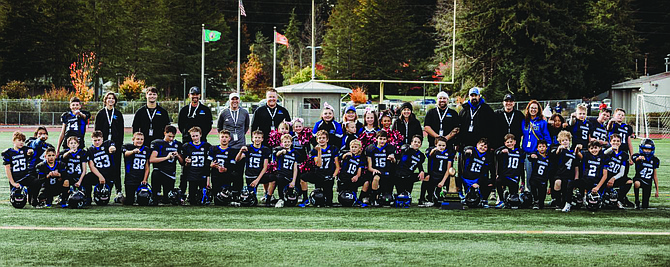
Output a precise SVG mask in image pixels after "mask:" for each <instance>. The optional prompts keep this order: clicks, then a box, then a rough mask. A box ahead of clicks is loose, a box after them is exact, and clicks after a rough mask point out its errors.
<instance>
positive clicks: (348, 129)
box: [340, 121, 358, 153]
mask: <svg viewBox="0 0 670 267" xmlns="http://www.w3.org/2000/svg"><path fill="white" fill-rule="evenodd" d="M344 130H345V134H344V137H342V146H341V149H340V152H342V153H346V152H349V150H350V149H351V148H350V145H351V141H353V140H356V139H358V136H356V122H353V121H348V122H345V123H344Z"/></svg>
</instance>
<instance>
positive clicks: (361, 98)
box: [349, 87, 368, 104]
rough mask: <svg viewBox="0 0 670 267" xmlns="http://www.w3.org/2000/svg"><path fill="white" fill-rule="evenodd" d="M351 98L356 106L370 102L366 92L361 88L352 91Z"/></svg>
mask: <svg viewBox="0 0 670 267" xmlns="http://www.w3.org/2000/svg"><path fill="white" fill-rule="evenodd" d="M349 96H350V97H351V101H354V103H356V104H365V102H367V101H368V95H367V94H366V93H365V90H363V88H361V87H356V88H354V89H353V90H351V93H349Z"/></svg>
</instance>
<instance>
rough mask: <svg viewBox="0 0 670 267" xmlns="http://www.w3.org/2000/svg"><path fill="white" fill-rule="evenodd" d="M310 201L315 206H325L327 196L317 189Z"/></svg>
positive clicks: (311, 195) (310, 195)
mask: <svg viewBox="0 0 670 267" xmlns="http://www.w3.org/2000/svg"><path fill="white" fill-rule="evenodd" d="M309 201H310V203H312V205H314V206H325V205H326V195H325V194H324V193H323V189H321V188H315V189H314V190H312V193H310V194H309Z"/></svg>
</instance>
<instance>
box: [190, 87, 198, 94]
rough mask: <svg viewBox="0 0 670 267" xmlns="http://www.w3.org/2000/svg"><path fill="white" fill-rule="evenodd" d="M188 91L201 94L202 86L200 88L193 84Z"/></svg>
mask: <svg viewBox="0 0 670 267" xmlns="http://www.w3.org/2000/svg"><path fill="white" fill-rule="evenodd" d="M188 93H189V94H192V95H199V94H200V88H198V87H197V86H193V87H191V89H189V90H188Z"/></svg>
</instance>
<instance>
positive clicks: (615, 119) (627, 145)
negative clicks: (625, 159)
mask: <svg viewBox="0 0 670 267" xmlns="http://www.w3.org/2000/svg"><path fill="white" fill-rule="evenodd" d="M625 119H626V111H625V110H623V109H621V108H618V109H615V110H614V114H612V119H611V120H610V121H609V123H608V124H607V131H608V132H609V134H610V135H612V134H615V133H616V134H619V135H620V136H621V147H620V150H621V151H626V152H628V155H629V156H632V154H633V142H631V138H632V136H633V127H631V126H630V125H628V124H626V122H625ZM629 163H632V161H629Z"/></svg>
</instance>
